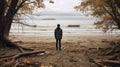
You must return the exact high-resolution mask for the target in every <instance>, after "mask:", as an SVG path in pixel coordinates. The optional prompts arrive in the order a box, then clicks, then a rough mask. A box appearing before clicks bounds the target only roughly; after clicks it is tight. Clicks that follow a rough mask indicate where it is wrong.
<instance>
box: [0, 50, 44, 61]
mask: <svg viewBox="0 0 120 67" xmlns="http://www.w3.org/2000/svg"><path fill="white" fill-rule="evenodd" d="M38 53H45V51H32V52H24V53H18V54H16V55H14V56H13V55H11V56H8V57H4V58H2V59H0V61H4V60H11V59H14V60H15V59H18V58H20V57H23V56H28V55H32V54H38Z"/></svg>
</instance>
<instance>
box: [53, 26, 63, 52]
mask: <svg viewBox="0 0 120 67" xmlns="http://www.w3.org/2000/svg"><path fill="white" fill-rule="evenodd" d="M54 35H55V39H56V50H58V51H60V50H61V39H62V35H63V32H62V29H61V28H60V24H57V28H56V29H55V32H54Z"/></svg>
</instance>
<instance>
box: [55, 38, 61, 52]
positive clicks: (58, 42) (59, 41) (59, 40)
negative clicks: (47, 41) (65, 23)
mask: <svg viewBox="0 0 120 67" xmlns="http://www.w3.org/2000/svg"><path fill="white" fill-rule="evenodd" d="M56 50H58V51H59V50H61V39H56Z"/></svg>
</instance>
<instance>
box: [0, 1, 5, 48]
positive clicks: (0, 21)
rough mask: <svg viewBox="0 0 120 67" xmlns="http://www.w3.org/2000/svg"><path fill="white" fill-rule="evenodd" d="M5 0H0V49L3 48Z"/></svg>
mask: <svg viewBox="0 0 120 67" xmlns="http://www.w3.org/2000/svg"><path fill="white" fill-rule="evenodd" d="M5 4H6V1H5V0H0V47H3V46H4V37H3V35H4V33H3V31H4V12H5Z"/></svg>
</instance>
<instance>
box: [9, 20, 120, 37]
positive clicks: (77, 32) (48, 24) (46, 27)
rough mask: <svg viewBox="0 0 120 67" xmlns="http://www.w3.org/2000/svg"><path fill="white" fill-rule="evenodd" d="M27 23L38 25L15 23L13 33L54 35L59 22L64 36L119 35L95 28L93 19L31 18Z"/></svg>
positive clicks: (11, 32)
mask: <svg viewBox="0 0 120 67" xmlns="http://www.w3.org/2000/svg"><path fill="white" fill-rule="evenodd" d="M25 23H26V24H30V25H36V26H37V27H28V26H24V25H21V24H13V25H12V28H11V31H10V34H11V35H35V36H54V29H55V28H56V25H57V24H60V25H61V28H62V29H63V35H64V36H96V35H97V36H98V35H99V36H101V35H117V33H118V32H119V31H117V32H113V33H112V34H110V33H103V32H102V31H101V30H99V29H95V26H94V25H93V23H94V21H93V20H82V21H80V20H33V21H31V20H29V21H26V22H25ZM68 25H80V27H68Z"/></svg>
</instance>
